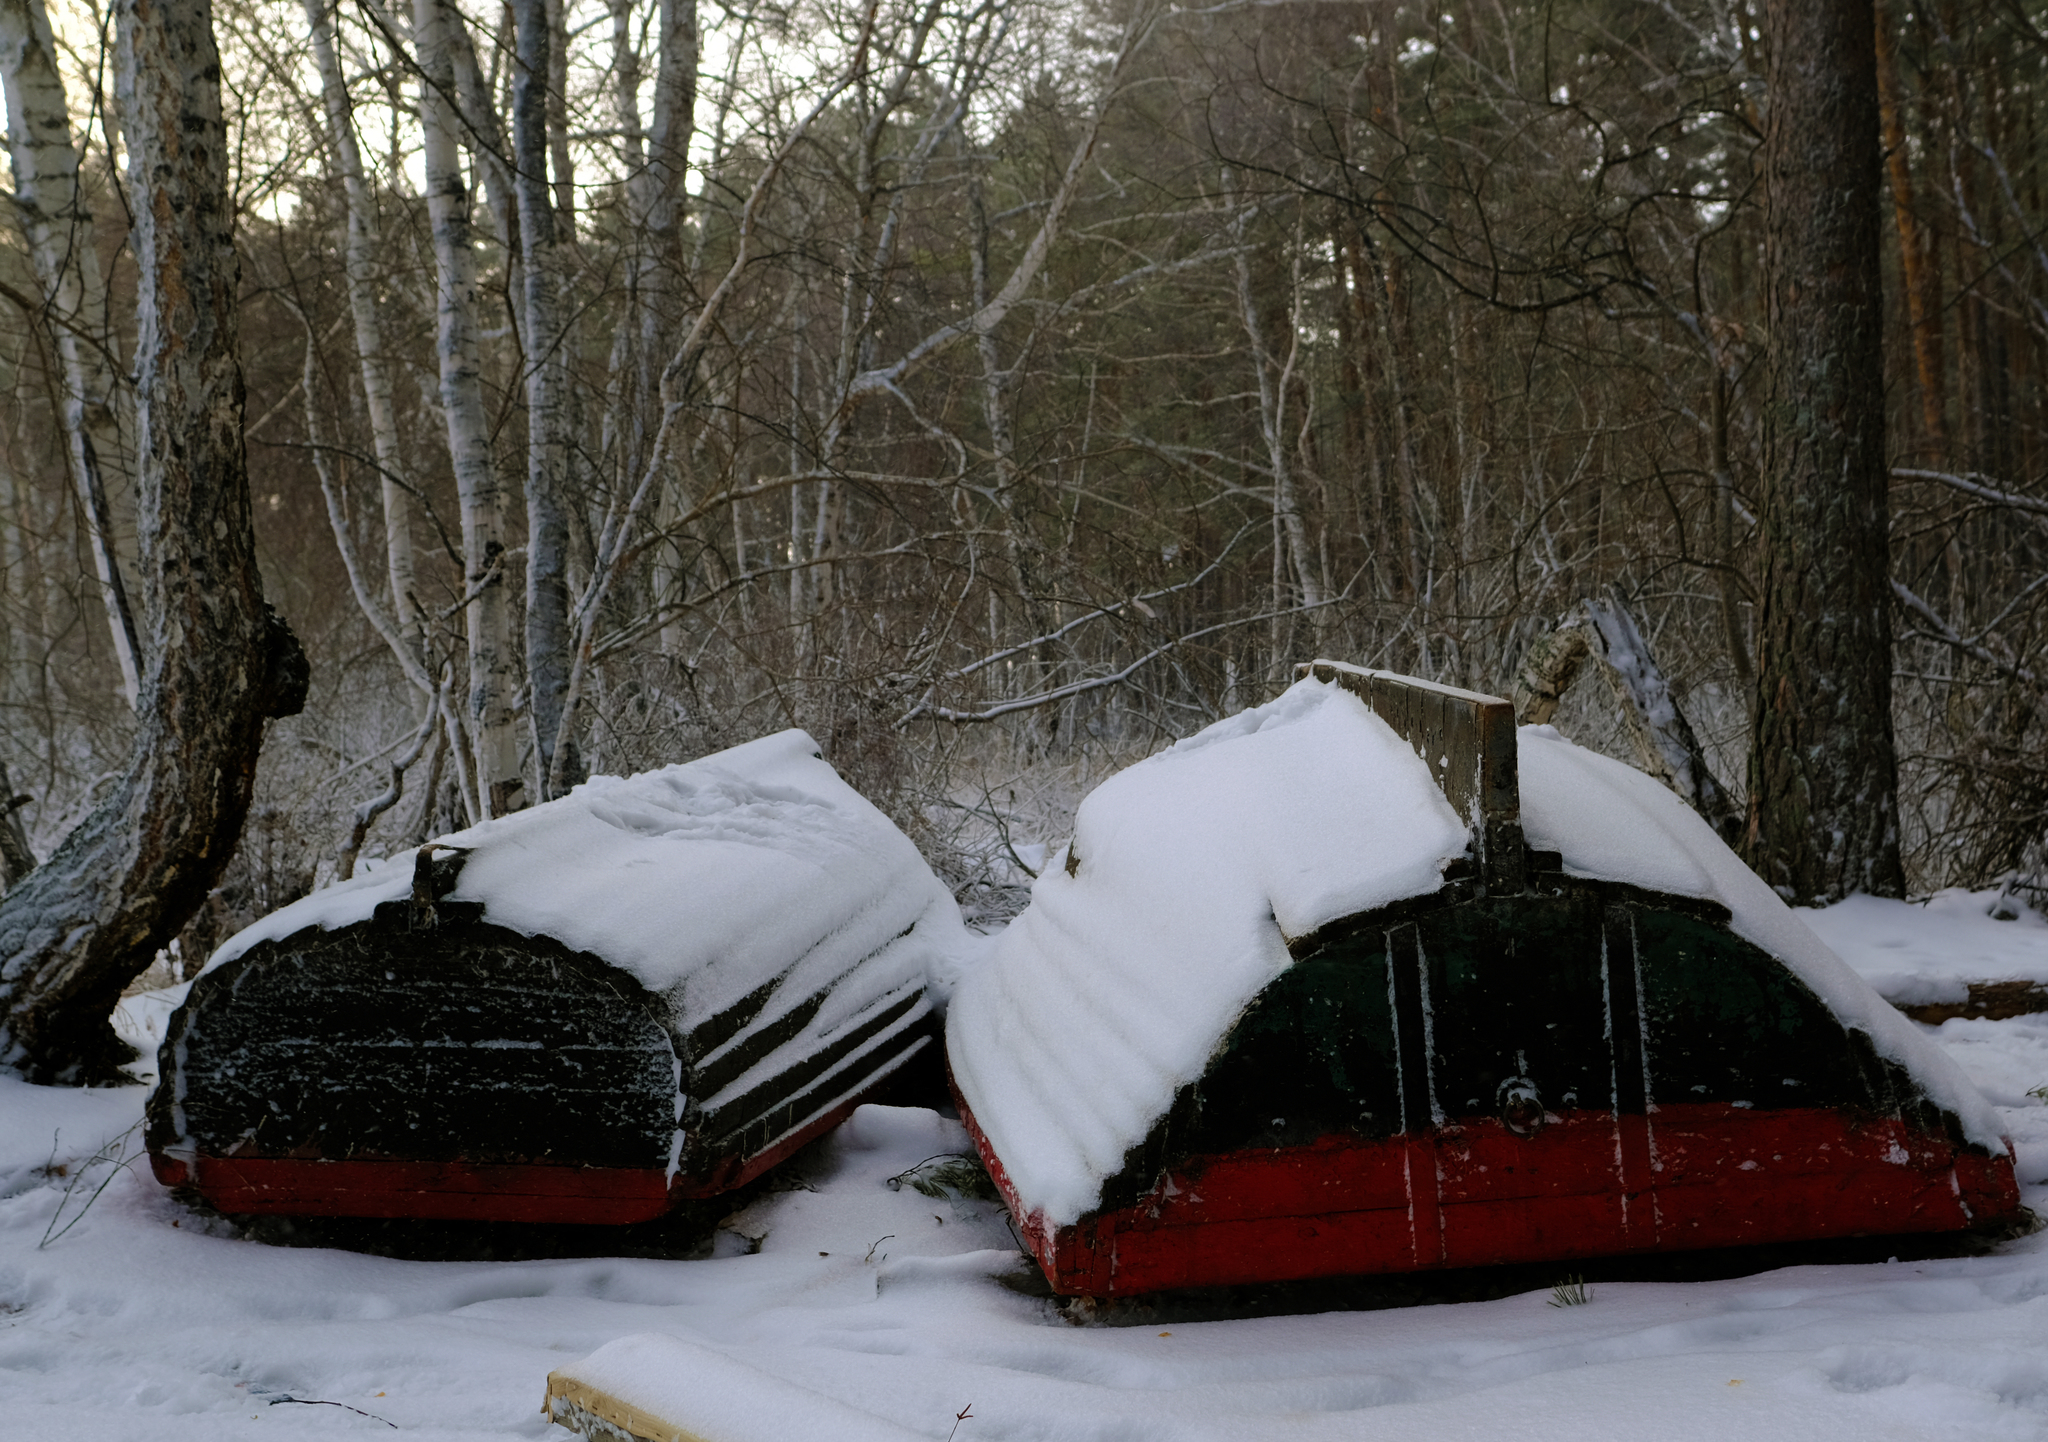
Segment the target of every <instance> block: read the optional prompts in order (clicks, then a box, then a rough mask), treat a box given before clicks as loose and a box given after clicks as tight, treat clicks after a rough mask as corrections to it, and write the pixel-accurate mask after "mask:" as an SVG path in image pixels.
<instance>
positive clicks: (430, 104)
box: [413, 0, 522, 817]
mask: <svg viewBox="0 0 2048 1442" xmlns="http://www.w3.org/2000/svg"><path fill="white" fill-rule="evenodd" d="M449 29H450V20H449V17H448V16H447V15H446V3H445V0H413V33H414V36H415V43H416V44H417V45H418V47H419V61H420V72H421V80H420V124H421V129H422V131H423V132H424V137H425V151H426V171H427V214H428V218H429V219H430V221H431V222H432V225H433V232H434V268H435V273H436V277H437V285H436V292H437V303H436V311H437V313H438V333H437V341H436V349H437V351H438V352H439V357H440V369H441V409H442V411H443V413H444V414H445V415H446V416H447V418H448V454H449V457H450V458H451V459H452V460H453V462H454V466H455V487H456V491H457V494H458V496H459V498H460V502H461V506H462V553H463V563H464V565H465V566H466V567H467V575H466V576H465V578H464V579H465V582H466V583H467V586H468V590H467V593H466V594H467V596H468V606H467V612H468V614H467V623H468V632H469V705H468V712H469V714H468V718H467V719H468V725H469V729H470V731H471V734H472V738H473V741H474V744H475V747H476V776H475V785H476V805H477V810H478V812H479V813H480V814H481V815H482V816H485V817H492V816H503V815H504V814H505V813H506V812H508V811H510V810H512V808H513V800H514V798H515V797H516V796H517V795H518V792H519V788H520V786H521V785H522V783H521V781H520V778H519V748H518V745H517V742H516V741H515V739H514V737H513V732H512V691H513V689H514V687H515V686H516V685H517V684H518V681H517V676H516V674H515V670H516V661H515V657H514V655H513V651H512V626H511V614H510V612H511V608H510V607H509V606H508V605H507V604H506V601H505V575H504V563H505V534H504V532H505V515H504V508H505V502H504V497H503V495H502V493H501V492H500V490H499V486H498V473H497V470H496V468H495V466H494V465H493V462H492V458H491V443H490V423H489V420H488V418H487V416H486V415H485V412H484V397H483V384H482V380H481V375H480V365H479V361H478V357H477V334H476V256H475V254H474V252H473V251H472V249H471V244H470V228H469V186H468V184H467V182H466V181H465V180H464V179H463V168H462V150H461V145H460V143H459V140H458V137H457V134H456V128H455V127H456V121H455V116H454V114H453V107H452V106H451V105H450V104H449V103H448V97H449V96H450V95H451V94H453V93H454V85H455V79H454V67H453V65H452V64H451V63H450V61H449V55H448V34H449Z"/></svg>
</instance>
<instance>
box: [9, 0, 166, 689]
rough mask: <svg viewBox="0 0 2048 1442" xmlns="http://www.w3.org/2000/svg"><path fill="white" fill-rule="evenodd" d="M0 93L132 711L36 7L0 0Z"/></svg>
mask: <svg viewBox="0 0 2048 1442" xmlns="http://www.w3.org/2000/svg"><path fill="white" fill-rule="evenodd" d="M0 86H4V88H5V90H6V94H7V134H8V158H9V160H10V161H11V163H12V165H13V168H14V203H15V208H16V209H17V210H18V211H19V213H20V216H21V222H22V228H23V230H24V231H25V232H26V233H27V236H28V246H29V255H30V258H31V260H32V261H33V263H34V266H35V276H36V283H37V285H38V286H40V287H41V289H42V293H43V294H42V300H43V304H44V305H45V306H46V307H48V309H49V311H50V312H51V314H52V315H53V316H54V317H55V324H53V325H52V326H51V330H52V331H53V333H54V335H55V341H56V347H57V354H58V358H59V360H60V362H61V364H62V365H63V368H64V404H63V415H62V419H63V424H64V439H65V442H66V444H67V446H68V447H69V450H70V460H71V474H72V479H73V482H74V484H75V485H76V486H77V487H78V496H79V504H80V513H81V514H82V515H83V516H84V521H85V527H86V541H87V544H88V546H89V548H90V549H91V551H92V561H93V569H94V571H95V572H97V573H98V579H99V586H100V599H101V602H102V604H103V605H104V606H105V608H106V612H107V629H108V631H109V633H110V634H111V636H112V638H113V643H114V659H115V662H116V664H118V665H119V667H120V669H121V688H122V691H123V692H124V693H125V694H126V696H127V698H128V704H129V705H130V706H134V705H135V704H136V703H137V700H138V697H139V695H140V687H141V673H140V670H139V662H138V660H137V656H136V651H137V645H136V637H135V621H134V617H133V615H132V613H131V612H130V610H129V605H128V594H127V586H126V584H125V583H124V581H123V579H122V576H121V565H120V561H119V560H118V558H117V557H116V555H115V552H114V537H113V529H112V528H113V519H112V514H111V508H110V507H109V506H108V504H107V492H106V477H105V467H107V466H109V465H118V464H119V462H120V458H121V449H122V448H121V426H120V419H119V412H118V407H117V399H116V396H115V385H116V379H115V376H114V368H113V366H112V365H111V364H109V361H108V356H107V353H106V352H105V351H103V350H101V349H99V348H98V347H96V346H94V345H91V344H89V343H88V342H87V341H86V340H85V338H84V337H82V336H80V335H79V333H78V328H79V327H87V323H88V307H89V305H90V304H91V301H92V297H94V296H95V295H96V294H97V293H98V292H99V289H100V275H99V252H98V251H97V250H96V249H94V243H95V242H94V236H93V220H92V213H91V211H90V210H88V209H87V207H86V204H85V198H84V195H83V193H82V192H81V190H80V188H79V184H78V151H77V150H76V148H74V147H73V145H72V143H71V123H70V118H69V115H68V113H67V111H66V109H65V105H64V87H63V84H62V82H61V81H60V80H59V79H58V76H57V52H56V44H55V42H54V40H53V39H52V37H51V32H50V17H49V13H48V12H47V11H46V10H45V9H44V8H43V3H42V0H0ZM89 328H91V329H98V328H97V327H89Z"/></svg>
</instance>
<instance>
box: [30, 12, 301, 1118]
mask: <svg viewBox="0 0 2048 1442" xmlns="http://www.w3.org/2000/svg"><path fill="white" fill-rule="evenodd" d="M118 18H119V30H120V81H121V89H122V91H123V100H124V105H123V112H124V117H125V119H126V121H127V125H128V150H129V185H130V190H129V194H130V197H131V199H132V200H133V202H134V207H135V238H134V249H135V256H136V260H137V267H138V282H139V284H138V294H137V302H136V304H137V309H138V311H139V313H140V326H139V338H138V345H137V351H138V356H137V360H138V366H137V376H136V390H137V395H138V407H137V419H138V433H139V435H138V438H139V441H140V444H139V446H138V478H139V486H138V502H139V507H138V520H139V524H138V532H139V536H140V544H141V549H142V564H141V568H140V569H141V576H142V600H143V615H144V618H145V624H146V627H147V635H148V640H149V647H148V650H147V652H146V654H147V656H148V668H147V671H146V673H145V675H144V678H143V683H142V696H141V711H140V722H139V725H138V728H137V734H136V738H135V744H134V750H133V752H132V754H131V757H130V760H129V764H128V769H127V771H126V773H125V774H124V775H123V777H122V778H121V780H120V782H119V783H118V784H117V785H116V786H115V787H114V788H113V791H112V794H110V795H109V796H108V798H107V799H106V800H105V801H103V802H102V803H101V804H100V805H99V806H98V807H97V808H96V809H95V810H94V811H93V813H92V814H91V815H90V816H88V817H87V818H86V819H85V821H83V822H82V823H81V824H80V825H79V826H78V827H77V828H76V829H75V830H74V831H73V832H72V833H71V835H70V836H68V837H66V838H65V840H64V843H63V844H62V845H61V846H60V847H59V848H58V849H57V853H56V854H55V855H54V856H52V857H51V858H50V859H49V860H48V861H47V862H46V863H44V864H43V865H42V866H40V867H38V868H37V869H36V870H35V871H33V872H32V873H30V874H29V876H28V878H27V879H26V880H25V881H24V882H23V883H22V885H20V886H19V887H17V888H15V889H14V890H13V891H11V892H9V893H8V895H7V897H6V898H5V899H4V900H0V957H4V958H6V960H5V962H4V963H0V1062H5V1063H6V1064H8V1065H10V1066H13V1067H15V1068H18V1069H19V1070H20V1071H22V1072H23V1073H24V1074H25V1075H27V1076H28V1077H29V1078H30V1079H32V1080H36V1081H43V1082H74V1083H76V1082H85V1083H96V1084H107V1085H110V1084H115V1083H118V1082H121V1081H124V1080H126V1078H125V1077H123V1076H122V1074H121V1073H120V1071H119V1067H120V1065H121V1064H122V1063H123V1062H125V1061H127V1060H129V1059H130V1058H131V1057H132V1056H133V1049H132V1048H131V1047H129V1046H128V1045H127V1044H126V1043H125V1042H123V1041H121V1040H120V1039H119V1038H118V1037H116V1036H115V1035H114V1031H113V1028H112V1027H111V1026H110V1025H109V1024H108V1020H107V1018H108V1016H109V1014H110V1013H111V1012H112V1010H113V1007H114V1004H115V1003H116V1002H117V1001H118V1000H119V998H120V995H121V989H122V987H123V986H124V985H125V984H126V983H127V982H128V981H129V980H130V979H131V978H133V977H135V976H136V975H138V974H139V973H140V972H141V971H142V970H143V969H144V968H145V967H147V966H148V965H149V963H150V961H151V960H152V959H153V958H154V957H155V955H156V952H157V951H158V949H159V948H161V947H163V946H165V945H167V944H168V943H169V942H170V940H171V938H172V937H174V936H175V935H177V933H178V931H179V929H180V928H181V927H183V925H184V924H185V922H186V921H187V920H188V919H189V918H190V917H191V916H192V914H193V913H194V912H195V911H196V910H197V909H198V908H199V906H200V905H201V904H202V903H203V902H204V900H205V898H206V894H207V892H208V891H209V890H211V889H212V887H213V886H214V885H215V884H216V883H217V882H218V881H219V879H220V875H221V872H222V871H223V870H224V869H225V867H226V866H227V863H228V859H229V857H230V856H231V855H232V854H233V852H234V849H235V845H236V842H237V840H238V838H239V837H240V835H241V829H242V822H243V820H244V818H245V817H246V816H247V814H248V809H249V799H250V794H251V791H252V789H253V784H254V781H255V772H256V758H257V752H258V750H259V749H260V747H261V744H262V739H263V722H264V719H265V718H266V717H270V716H286V715H291V714H293V713H295V712H296V711H297V710H298V709H299V707H300V706H301V705H302V704H303V703H304V701H305V695H306V679H307V674H306V659H305V656H304V654H303V653H301V652H300V650H299V648H298V643H297V641H296V640H294V639H293V637H292V634H291V632H290V630H289V629H288V628H287V627H286V626H285V624H284V622H283V621H282V620H281V619H279V617H278V616H277V614H276V612H274V611H272V610H270V609H269V608H268V607H267V606H266V605H265V604H264V601H263V592H262V587H261V583H260V580H259V578H258V573H257V567H256V545H255V535H254V532H253V530H252V529H251V526H250V514H249V481H248V470H247V465H246V457H245V455H244V452H243V447H242V426H243V419H244V417H243V399H244V391H243V384H242V368H241V362H240V359H239V354H238V349H239V348H238V334H237V325H236V319H237V301H238V299H239V296H238V293H237V292H238V289H239V279H240V262H239V260H238V258H237V256H236V254H235V247H234V234H233V229H232V226H233V214H234V213H233V208H232V202H231V200H230V197H229V194H228V148H229V145H230V143H231V142H230V138H229V135H228V131H227V127H226V125H225V124H224V123H223V121H222V118H221V109H220V56H219V53H218V52H217V51H216V50H215V48H214V43H213V27H212V23H211V17H210V14H209V10H208V6H207V4H206V3H205V0H177V3H161V0H158V3H138V0H125V3H123V4H122V5H121V6H120V7H119V12H118Z"/></svg>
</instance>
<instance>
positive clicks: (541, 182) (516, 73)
mask: <svg viewBox="0 0 2048 1442" xmlns="http://www.w3.org/2000/svg"><path fill="white" fill-rule="evenodd" d="M512 13H513V16H514V23H515V25H516V27H517V28H516V33H517V42H518V50H517V60H516V63H515V67H514V70H513V80H512V143H513V159H514V162H515V164H516V166H517V175H518V185H519V233H520V236H521V237H522V239H523V240H524V241H525V249H526V257H525V258H526V276H525V282H526V284H525V292H524V295H523V296H522V297H521V299H522V301H523V303H524V305H525V308H526V346H527V350H526V680H527V692H528V701H527V714H528V716H529V717H530V718H531V720H532V725H533V739H534V771H535V775H536V777H537V778H538V785H537V786H536V788H535V796H534V799H535V800H536V801H545V800H547V799H548V798H549V797H550V796H553V795H554V794H555V787H556V785H557V777H558V776H559V778H560V784H561V785H562V786H563V788H564V789H566V788H567V787H569V786H574V785H575V784H576V783H577V782H578V781H581V780H582V779H583V777H582V775H581V774H580V773H581V770H582V768H581V766H580V765H579V764H578V763H577V761H576V758H575V756H574V754H573V749H574V742H573V740H572V739H569V738H572V737H573V735H574V731H573V728H565V727H563V726H562V724H561V722H562V701H563V697H564V695H565V694H566V692H567V691H568V687H569V654H568V653H569V584H568V576H567V574H566V569H567V565H568V523H567V519H566V517H565V516H564V513H563V508H562V443H561V434H560V430H561V399H562V397H561V382H562V380H563V367H562V347H561V344H560V337H559V335H558V329H559V317H558V314H557V308H558V304H559V298H558V296H557V294H556V285H557V275H558V271H559V265H558V261H557V249H558V247H557V244H556V235H555V222H556V215H555V212H554V210H553V209H552V208H551V207H550V204H549V195H548V151H549V129H550V127H549V125H548V110H549V108H550V105H549V96H548V92H547V86H548V78H549V76H550V75H551V74H552V73H553V71H554V68H555V66H554V62H553V60H552V58H551V56H552V52H553V49H554V45H553V41H554V35H553V31H554V21H555V19H556V18H558V16H559V7H558V6H556V5H552V4H550V3H548V0H513V4H512ZM558 733H559V734H560V737H561V739H559V740H558ZM557 745H567V746H569V747H570V748H571V754H570V755H568V756H565V757H564V758H563V763H562V765H561V766H560V767H557V766H556V765H555V749H556V747H557Z"/></svg>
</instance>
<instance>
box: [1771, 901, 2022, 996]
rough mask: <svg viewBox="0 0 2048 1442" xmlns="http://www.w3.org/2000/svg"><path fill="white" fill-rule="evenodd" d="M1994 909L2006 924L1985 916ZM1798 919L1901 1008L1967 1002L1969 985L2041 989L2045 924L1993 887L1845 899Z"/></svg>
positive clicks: (1801, 913)
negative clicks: (1917, 897) (1922, 896)
mask: <svg viewBox="0 0 2048 1442" xmlns="http://www.w3.org/2000/svg"><path fill="white" fill-rule="evenodd" d="M2001 905H2002V906H2003V907H2004V908H2005V910H2006V913H2007V915H2008V916H2010V917H2011V918H2012V919H2011V920H2009V921H1999V920H1997V919H1995V918H1994V917H1993V916H1992V914H1991V912H1992V908H1993V907H1994V906H2001ZM1799 915H1800V917H1801V918H1802V919H1804V920H1805V922H1806V924H1807V925H1808V926H1810V927H1812V928H1813V930H1814V932H1815V933H1816V934H1817V935H1818V936H1819V937H1820V939H1821V940H1822V941H1825V942H1826V943H1827V944H1828V945H1829V946H1830V947H1832V948H1834V950H1835V953H1836V954H1837V955H1839V956H1840V957H1841V958H1842V959H1843V960H1844V961H1847V962H1848V963H1849V965H1850V966H1851V967H1853V968H1854V969H1855V971H1856V974H1857V975H1858V976H1860V977H1862V978H1863V979H1864V980H1865V981H1867V982H1869V983H1870V984H1871V985H1872V986H1874V987H1876V988H1877V991H1878V995H1880V996H1882V997H1883V998H1884V999H1885V1000H1886V1001H1890V1002H1896V1003H1897V1004H1898V1005H1900V1006H1920V1005H1925V1004H1927V1003H1930V1002H1960V1001H1967V1000H1968V999H1969V996H1970V983H1971V982H1973V981H1983V982H2000V981H2026V982H2032V983H2034V984H2035V985H2036V986H2048V918H2044V917H2043V916H2042V915H2041V913H2040V912H2038V911H2036V910H2034V909H2033V908H2032V907H2030V906H2027V905H2025V904H2024V903H2022V902H2021V901H2019V899H2018V898H2016V897H2001V896H2000V895H1999V892H1998V888H1996V887H1992V888H1990V889H1989V890H1985V891H1965V890H1963V889H1962V888H1961V887H1952V888H1950V889H1948V890H1946V891H1937V892H1935V893H1934V895H1932V896H1930V897H1928V898H1927V899H1926V900H1924V901H1894V900H1892V899H1890V898H1888V897H1882V896H1852V897H1850V898H1849V899H1848V900H1846V901H1838V902H1836V903H1835V904H1834V905H1833V906H1829V907H1824V908H1821V909H1818V910H1813V911H1807V910H1804V909H1802V910H1801V911H1800V913H1799Z"/></svg>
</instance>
